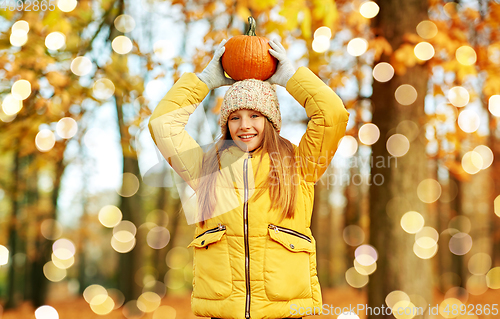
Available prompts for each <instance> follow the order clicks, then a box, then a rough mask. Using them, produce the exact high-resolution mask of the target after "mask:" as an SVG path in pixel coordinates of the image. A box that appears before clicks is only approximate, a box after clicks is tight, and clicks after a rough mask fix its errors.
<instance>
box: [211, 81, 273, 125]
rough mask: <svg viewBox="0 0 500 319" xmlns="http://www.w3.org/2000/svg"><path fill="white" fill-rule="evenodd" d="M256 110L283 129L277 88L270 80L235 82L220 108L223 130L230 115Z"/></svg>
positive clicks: (220, 122)
mask: <svg viewBox="0 0 500 319" xmlns="http://www.w3.org/2000/svg"><path fill="white" fill-rule="evenodd" d="M241 109H247V110H255V111H259V112H260V113H262V114H263V115H264V116H266V117H267V118H268V119H269V121H271V123H273V126H274V128H275V129H276V130H277V131H278V132H279V131H280V130H281V113H280V106H279V103H278V96H277V95H276V90H275V89H274V87H273V86H272V85H271V84H269V83H268V82H264V81H261V80H256V79H248V80H243V81H238V82H236V83H234V84H233V85H232V86H231V87H230V88H229V89H228V90H227V92H226V94H225V95H224V100H223V101H222V105H221V108H220V121H219V124H220V126H221V130H222V131H224V127H225V126H226V124H227V120H228V118H229V115H230V114H231V113H232V112H234V111H237V110H241Z"/></svg>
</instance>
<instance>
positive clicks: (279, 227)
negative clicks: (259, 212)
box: [268, 224, 311, 242]
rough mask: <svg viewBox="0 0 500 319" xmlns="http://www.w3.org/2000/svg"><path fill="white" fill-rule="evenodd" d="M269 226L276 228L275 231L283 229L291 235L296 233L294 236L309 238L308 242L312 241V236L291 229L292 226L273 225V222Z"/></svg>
mask: <svg viewBox="0 0 500 319" xmlns="http://www.w3.org/2000/svg"><path fill="white" fill-rule="evenodd" d="M268 228H270V229H274V231H275V232H279V231H282V232H284V233H287V234H290V235H294V236H297V237H300V238H302V239H305V240H307V241H308V242H311V238H309V236H306V235H304V234H301V233H299V232H297V231H295V230H293V229H290V228H285V227H281V226H276V225H273V224H269V226H268Z"/></svg>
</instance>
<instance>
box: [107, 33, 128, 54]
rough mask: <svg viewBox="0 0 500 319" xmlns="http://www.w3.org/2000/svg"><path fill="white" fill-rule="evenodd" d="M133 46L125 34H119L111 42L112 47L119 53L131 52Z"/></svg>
mask: <svg viewBox="0 0 500 319" xmlns="http://www.w3.org/2000/svg"><path fill="white" fill-rule="evenodd" d="M132 46H133V45H132V41H131V40H130V39H129V38H128V37H126V36H124V35H119V36H117V37H116V38H114V39H113V41H112V42H111V47H112V48H113V50H114V51H115V52H116V53H118V54H127V53H129V52H130V51H132Z"/></svg>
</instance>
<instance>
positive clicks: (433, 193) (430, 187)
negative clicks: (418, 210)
mask: <svg viewBox="0 0 500 319" xmlns="http://www.w3.org/2000/svg"><path fill="white" fill-rule="evenodd" d="M417 196H418V198H419V199H420V200H421V201H422V202H424V203H427V204H430V203H434V202H435V201H437V200H438V199H439V197H440V196H441V184H439V182H438V181H437V180H435V179H432V178H427V179H424V180H423V181H421V182H420V183H419V184H418V186H417Z"/></svg>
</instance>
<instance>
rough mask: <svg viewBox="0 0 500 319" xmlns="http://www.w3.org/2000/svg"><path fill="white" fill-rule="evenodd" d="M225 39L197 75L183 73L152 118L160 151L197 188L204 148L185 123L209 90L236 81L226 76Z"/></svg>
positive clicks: (150, 128)
mask: <svg viewBox="0 0 500 319" xmlns="http://www.w3.org/2000/svg"><path fill="white" fill-rule="evenodd" d="M225 42H226V40H223V41H222V42H221V43H220V44H219V47H218V48H217V50H216V51H215V53H214V57H213V58H212V60H211V61H210V63H209V64H208V66H207V67H206V68H205V69H204V70H203V72H202V73H200V74H198V75H196V74H194V73H190V72H187V73H184V74H183V75H182V76H181V78H180V79H179V80H178V81H177V82H176V83H175V84H174V86H173V87H172V88H171V89H170V90H169V91H168V93H167V94H166V95H165V97H163V99H162V100H161V101H160V103H159V104H158V106H157V107H156V108H155V110H154V111H153V114H152V115H151V118H150V119H149V131H150V133H151V136H152V137H153V141H154V142H155V144H156V146H158V149H159V150H160V152H161V154H162V155H163V157H165V159H166V160H167V162H168V163H169V164H170V165H171V166H172V168H173V169H174V170H175V171H176V172H177V173H178V174H179V175H180V176H181V177H182V178H183V179H184V180H185V181H186V183H188V184H189V186H191V188H193V189H194V190H196V187H197V184H198V180H199V178H200V172H201V166H202V161H203V150H202V148H201V147H200V146H199V145H198V143H196V141H195V140H194V139H193V138H192V137H191V136H189V134H188V133H187V131H186V130H185V126H186V124H187V122H188V120H189V116H190V115H191V114H192V113H193V112H194V111H195V109H196V107H197V106H198V105H199V104H200V103H201V101H203V99H204V98H205V96H206V95H207V94H208V92H209V91H210V90H212V89H214V88H216V87H219V86H222V85H229V84H232V83H233V81H232V80H230V79H228V78H226V77H225V76H224V72H223V71H222V66H221V63H220V57H221V56H222V54H223V53H224V50H225V48H224V43H225Z"/></svg>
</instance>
